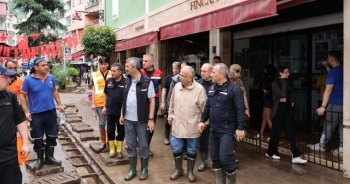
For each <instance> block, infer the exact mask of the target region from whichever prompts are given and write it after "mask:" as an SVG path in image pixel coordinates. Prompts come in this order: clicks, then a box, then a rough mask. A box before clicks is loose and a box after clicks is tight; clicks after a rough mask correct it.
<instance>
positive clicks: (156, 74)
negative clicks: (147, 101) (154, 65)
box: [141, 69, 163, 98]
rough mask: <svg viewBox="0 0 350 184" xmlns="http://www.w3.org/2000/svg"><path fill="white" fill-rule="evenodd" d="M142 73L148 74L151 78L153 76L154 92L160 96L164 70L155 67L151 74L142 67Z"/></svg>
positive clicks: (157, 96)
mask: <svg viewBox="0 0 350 184" xmlns="http://www.w3.org/2000/svg"><path fill="white" fill-rule="evenodd" d="M141 73H142V74H143V75H146V76H148V77H149V78H151V80H152V82H153V86H154V92H155V94H156V96H155V97H156V98H159V97H160V94H159V91H160V90H159V84H161V82H162V75H163V72H162V71H160V70H158V69H153V71H152V74H151V75H148V74H147V72H146V70H145V69H141Z"/></svg>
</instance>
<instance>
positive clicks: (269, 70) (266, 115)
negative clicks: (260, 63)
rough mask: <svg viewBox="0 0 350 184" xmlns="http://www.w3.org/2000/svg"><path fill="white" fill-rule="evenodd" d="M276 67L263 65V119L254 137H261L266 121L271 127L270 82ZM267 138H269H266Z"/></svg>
mask: <svg viewBox="0 0 350 184" xmlns="http://www.w3.org/2000/svg"><path fill="white" fill-rule="evenodd" d="M275 73H276V69H275V67H274V66H273V65H271V64H269V65H266V66H265V81H264V88H263V91H264V110H263V120H262V122H261V129H260V134H257V135H256V138H263V137H264V131H265V127H266V123H267V124H268V125H269V128H270V129H271V127H272V120H271V119H272V116H271V114H272V87H271V83H272V82H273V80H274V76H275ZM267 140H269V138H268V139H267Z"/></svg>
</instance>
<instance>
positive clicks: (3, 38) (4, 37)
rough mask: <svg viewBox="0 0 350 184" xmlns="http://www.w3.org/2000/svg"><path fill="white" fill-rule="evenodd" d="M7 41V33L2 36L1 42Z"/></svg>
mask: <svg viewBox="0 0 350 184" xmlns="http://www.w3.org/2000/svg"><path fill="white" fill-rule="evenodd" d="M6 39H7V36H6V35H5V33H3V34H2V35H1V36H0V41H5V40H6Z"/></svg>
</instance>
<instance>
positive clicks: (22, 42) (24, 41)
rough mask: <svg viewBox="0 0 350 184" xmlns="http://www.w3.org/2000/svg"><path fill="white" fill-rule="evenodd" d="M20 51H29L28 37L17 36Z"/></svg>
mask: <svg viewBox="0 0 350 184" xmlns="http://www.w3.org/2000/svg"><path fill="white" fill-rule="evenodd" d="M17 43H18V49H20V50H21V49H28V36H26V35H22V36H17Z"/></svg>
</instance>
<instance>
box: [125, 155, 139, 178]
mask: <svg viewBox="0 0 350 184" xmlns="http://www.w3.org/2000/svg"><path fill="white" fill-rule="evenodd" d="M136 164H137V157H135V158H129V165H130V170H129V173H128V174H126V176H125V177H124V180H125V181H130V180H131V179H133V178H134V177H135V176H136V175H137V173H136Z"/></svg>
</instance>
